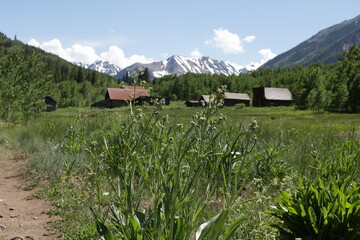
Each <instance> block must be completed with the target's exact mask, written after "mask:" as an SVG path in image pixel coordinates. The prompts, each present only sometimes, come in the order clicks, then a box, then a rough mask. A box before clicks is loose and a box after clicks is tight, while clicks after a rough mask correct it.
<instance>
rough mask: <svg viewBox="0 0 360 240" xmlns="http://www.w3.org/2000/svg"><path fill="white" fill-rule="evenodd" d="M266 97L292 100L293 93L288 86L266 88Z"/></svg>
mask: <svg viewBox="0 0 360 240" xmlns="http://www.w3.org/2000/svg"><path fill="white" fill-rule="evenodd" d="M264 95H265V99H267V100H283V101H292V95H291V92H290V91H289V89H287V88H264Z"/></svg>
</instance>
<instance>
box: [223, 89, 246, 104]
mask: <svg viewBox="0 0 360 240" xmlns="http://www.w3.org/2000/svg"><path fill="white" fill-rule="evenodd" d="M240 103H243V104H245V106H250V97H249V95H247V94H246V93H228V92H226V93H225V98H224V106H235V105H236V104H240Z"/></svg>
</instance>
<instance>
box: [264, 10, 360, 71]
mask: <svg viewBox="0 0 360 240" xmlns="http://www.w3.org/2000/svg"><path fill="white" fill-rule="evenodd" d="M359 22H360V16H357V17H355V18H353V19H350V20H347V21H343V22H341V23H339V24H336V25H334V26H331V27H329V28H326V29H323V30H321V31H320V32H318V33H317V34H315V35H314V36H312V37H311V38H309V39H308V40H306V41H304V42H302V43H300V44H299V45H297V46H296V47H294V48H292V49H290V50H288V51H286V52H284V53H282V54H280V55H278V56H277V57H275V58H273V59H272V60H270V61H268V62H267V63H265V64H264V66H263V67H264V68H272V69H274V68H282V67H293V66H296V65H301V66H309V65H311V64H313V63H316V62H320V63H323V64H332V63H336V62H337V61H338V60H339V56H340V54H341V52H342V51H343V50H345V49H347V50H348V49H349V48H350V47H351V46H352V45H357V46H359V45H360V37H359V36H360V24H359Z"/></svg>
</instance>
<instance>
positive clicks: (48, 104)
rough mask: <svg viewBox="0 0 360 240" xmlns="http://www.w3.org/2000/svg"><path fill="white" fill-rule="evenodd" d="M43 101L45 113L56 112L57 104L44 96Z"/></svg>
mask: <svg viewBox="0 0 360 240" xmlns="http://www.w3.org/2000/svg"><path fill="white" fill-rule="evenodd" d="M44 100H45V105H46V108H45V111H46V112H52V111H55V110H56V104H57V102H56V101H55V100H54V99H53V98H52V97H50V96H45V97H44Z"/></svg>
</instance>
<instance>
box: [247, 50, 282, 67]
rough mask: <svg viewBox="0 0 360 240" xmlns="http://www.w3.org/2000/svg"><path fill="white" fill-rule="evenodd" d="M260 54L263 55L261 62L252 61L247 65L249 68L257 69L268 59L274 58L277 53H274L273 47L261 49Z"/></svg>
mask: <svg viewBox="0 0 360 240" xmlns="http://www.w3.org/2000/svg"><path fill="white" fill-rule="evenodd" d="M259 54H260V55H261V59H260V62H251V63H249V64H248V65H246V69H248V70H256V69H258V68H259V67H260V66H262V65H263V64H265V63H266V62H267V61H269V60H271V59H273V58H274V57H276V56H277V54H275V53H273V52H272V51H271V49H261V50H260V51H259Z"/></svg>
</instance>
